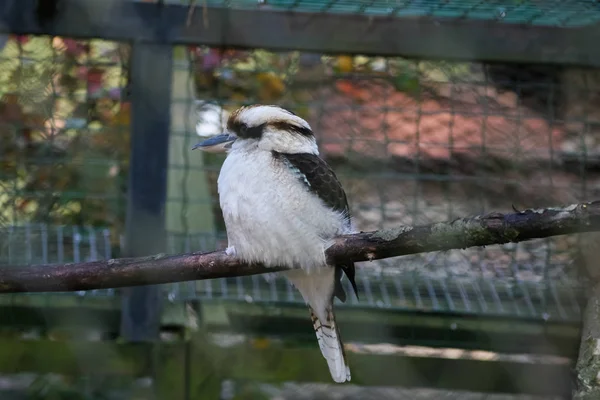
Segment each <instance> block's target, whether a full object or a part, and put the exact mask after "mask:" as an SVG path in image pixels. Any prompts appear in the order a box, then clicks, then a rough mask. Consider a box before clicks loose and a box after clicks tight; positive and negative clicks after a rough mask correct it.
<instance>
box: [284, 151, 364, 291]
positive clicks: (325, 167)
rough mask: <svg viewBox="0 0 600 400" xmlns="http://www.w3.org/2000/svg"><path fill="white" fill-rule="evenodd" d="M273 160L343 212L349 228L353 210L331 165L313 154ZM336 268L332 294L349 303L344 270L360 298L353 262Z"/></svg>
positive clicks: (292, 155)
mask: <svg viewBox="0 0 600 400" xmlns="http://www.w3.org/2000/svg"><path fill="white" fill-rule="evenodd" d="M273 157H274V158H275V159H277V160H281V161H282V162H284V163H285V164H286V166H287V167H288V168H290V169H291V170H292V172H293V173H294V174H295V175H296V176H297V177H298V180H299V181H300V182H302V184H304V185H305V186H306V188H307V190H308V191H310V192H311V193H313V194H314V195H316V196H318V197H319V198H320V199H321V200H322V201H323V203H325V204H326V205H327V206H328V207H330V208H332V209H333V210H335V211H339V212H342V213H343V214H344V215H345V217H346V223H347V224H348V227H350V218H351V217H350V208H349V207H348V199H347V197H346V192H344V188H342V184H341V183H340V181H339V180H338V178H337V176H336V175H335V172H333V170H332V169H331V167H330V166H329V164H327V163H326V162H325V161H324V160H323V159H321V158H320V157H319V156H317V155H315V154H310V153H296V154H290V153H279V152H273ZM336 268H338V271H340V272H339V273H336V276H337V279H336V283H335V288H334V292H333V295H334V296H336V297H338V298H339V299H340V300H341V301H342V302H345V301H346V292H345V291H344V288H343V287H342V284H341V279H342V274H341V271H344V272H345V273H346V276H347V277H348V280H349V281H350V283H351V284H352V289H353V290H354V294H355V295H356V297H357V298H358V290H357V287H356V282H355V279H354V274H355V269H354V263H347V264H344V265H336Z"/></svg>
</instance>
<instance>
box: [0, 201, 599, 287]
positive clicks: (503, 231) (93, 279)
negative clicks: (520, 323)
mask: <svg viewBox="0 0 600 400" xmlns="http://www.w3.org/2000/svg"><path fill="white" fill-rule="evenodd" d="M591 231H600V201H594V202H590V203H581V204H573V205H570V206H567V207H556V208H547V209H540V210H525V211H521V212H516V213H511V214H500V213H491V214H487V215H481V216H475V217H470V218H460V219H457V220H454V221H452V222H447V223H436V224H431V225H425V226H417V227H410V226H403V227H399V228H396V229H391V230H384V231H375V232H362V233H357V234H353V235H345V236H340V237H338V238H336V239H335V242H334V244H333V245H332V246H331V247H330V248H329V249H328V250H327V258H328V260H329V262H330V263H331V264H334V263H342V262H345V261H355V262H358V261H367V260H377V259H382V258H388V257H394V256H402V255H407V254H416V253H424V252H429V251H438V250H450V249H464V248H467V247H474V246H487V245H492V244H503V243H508V242H521V241H525V240H530V239H536V238H544V237H549V236H556V235H564V234H571V233H579V232H591ZM281 269H283V268H266V267H264V266H262V265H248V264H243V263H240V262H238V261H236V259H235V258H234V257H231V256H227V255H226V254H225V252H224V251H214V252H209V253H189V254H181V255H172V256H167V255H164V254H159V255H155V256H150V257H142V258H122V259H112V260H104V261H95V262H87V263H78V264H64V265H39V266H27V267H17V266H14V267H11V266H8V267H3V268H0V293H14V292H61V291H75V290H91V289H105V288H117V287H125V286H138V285H149V284H160V283H171V282H182V281H189V280H201V279H214V278H224V277H233V276H245V275H254V274H261V273H266V272H273V271H278V270H281Z"/></svg>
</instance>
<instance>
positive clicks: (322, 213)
mask: <svg viewBox="0 0 600 400" xmlns="http://www.w3.org/2000/svg"><path fill="white" fill-rule="evenodd" d="M194 149H202V150H204V151H209V152H227V157H226V159H225V161H224V163H223V166H222V167H221V172H220V174H219V178H218V181H217V186H218V191H219V202H220V205H221V210H222V211H223V219H224V221H225V227H226V229H227V239H228V248H227V253H228V254H229V255H232V256H235V257H237V258H239V259H240V260H242V261H245V262H248V263H261V264H263V265H265V266H267V267H269V266H271V267H287V268H289V269H290V270H289V271H283V272H280V273H281V274H283V275H285V276H286V277H287V278H288V279H289V280H290V281H291V282H292V284H293V285H294V286H295V287H296V288H297V289H298V290H299V291H300V293H301V294H302V297H303V298H304V300H305V301H306V303H307V304H308V307H309V309H310V315H311V319H312V322H313V327H314V329H315V332H316V335H317V340H318V343H319V347H320V349H321V352H322V354H323V357H325V359H326V360H327V364H328V366H329V371H330V372H331V376H332V378H333V380H334V381H335V382H340V383H341V382H346V381H349V380H350V369H349V368H348V364H347V361H346V356H345V353H344V347H343V345H342V341H341V338H340V333H339V330H338V327H337V324H336V321H335V315H334V313H333V299H334V297H338V298H339V299H340V300H341V301H345V300H346V294H345V292H344V289H343V287H342V285H341V279H342V272H345V274H346V276H347V277H348V279H349V280H350V282H351V284H352V287H353V289H354V292H355V293H356V284H355V282H354V264H353V263H349V264H347V265H328V264H327V261H326V258H325V250H326V249H327V248H328V247H329V246H330V245H331V244H332V239H333V238H334V237H335V236H337V235H341V234H346V233H352V232H354V229H353V227H352V223H351V221H350V213H349V209H348V202H347V199H346V194H345V192H344V189H342V186H341V185H340V182H339V181H338V179H337V177H336V175H335V173H334V172H333V170H332V169H331V168H330V167H329V165H327V163H326V162H325V161H323V160H322V159H321V158H320V157H319V150H318V148H317V142H316V140H315V136H314V135H313V132H312V129H311V127H310V126H309V124H308V123H307V122H306V121H305V120H304V119H302V118H300V117H298V116H297V115H295V114H293V113H292V112H290V111H287V110H284V109H282V108H280V107H277V106H267V105H254V106H248V107H242V108H240V109H238V110H236V111H234V112H233V113H232V114H231V115H230V117H229V119H228V121H227V130H226V132H225V133H224V134H222V135H218V136H215V137H212V138H209V139H207V140H205V141H203V142H201V143H198V144H197V145H196V146H194Z"/></svg>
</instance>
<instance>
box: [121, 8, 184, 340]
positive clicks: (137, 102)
mask: <svg viewBox="0 0 600 400" xmlns="http://www.w3.org/2000/svg"><path fill="white" fill-rule="evenodd" d="M111 3H112V2H111ZM172 54H173V50H172V48H171V46H169V45H160V44H145V43H134V44H133V48H132V52H131V74H130V76H131V77H132V81H131V82H130V85H131V88H130V92H131V110H132V120H131V161H130V166H129V196H128V205H127V226H126V234H125V236H126V237H125V252H126V253H127V254H126V255H127V256H130V257H135V256H144V255H148V254H155V253H157V252H162V251H164V250H165V246H166V234H165V214H164V211H165V201H166V192H167V163H168V151H169V150H168V149H169V126H170V117H171V115H170V110H171V109H170V102H171V72H172V71H171V70H172ZM160 301H161V299H160V289H159V286H141V287H135V288H126V289H125V290H124V291H123V313H122V319H121V334H122V335H123V336H124V337H125V338H126V339H127V340H131V341H145V340H153V339H157V338H158V333H159V324H160Z"/></svg>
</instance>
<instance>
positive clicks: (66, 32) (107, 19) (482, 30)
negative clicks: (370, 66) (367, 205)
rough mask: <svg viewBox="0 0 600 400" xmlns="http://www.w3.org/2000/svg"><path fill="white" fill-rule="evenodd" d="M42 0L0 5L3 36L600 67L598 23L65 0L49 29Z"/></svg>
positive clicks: (11, 0)
mask: <svg viewBox="0 0 600 400" xmlns="http://www.w3.org/2000/svg"><path fill="white" fill-rule="evenodd" d="M36 2H37V0H4V1H3V2H2V4H1V5H0V33H18V34H48V35H58V36H70V37H81V38H95V37H102V38H104V39H107V40H123V41H146V42H153V43H169V44H204V45H209V46H230V47H242V48H255V47H259V48H266V49H271V50H302V51H310V52H323V53H354V54H357V53H360V54H367V55H374V54H377V55H388V56H404V57H410V58H429V59H447V60H479V61H489V62H521V63H547V64H571V65H581V66H600V52H598V51H597V41H598V38H600V33H599V30H598V28H597V27H596V26H590V27H585V28H560V27H550V26H536V25H531V24H530V25H518V24H510V23H503V22H499V21H485V20H484V21H481V20H465V19H450V18H448V19H445V18H437V19H433V18H415V17H410V18H409V17H393V16H370V15H357V14H341V13H335V14H334V13H306V12H291V11H284V10H277V9H272V8H271V9H269V8H267V7H263V8H260V9H259V8H258V7H257V8H256V9H244V10H242V9H232V8H214V7H207V8H205V9H203V10H202V11H201V12H200V11H198V12H195V13H194V14H193V15H192V18H191V20H190V22H191V23H190V24H189V26H188V24H187V20H188V11H189V7H188V6H187V5H177V4H169V5H159V4H156V3H146V2H132V1H89V0H88V1H86V0H62V1H61V7H60V8H59V10H58V12H57V15H56V17H55V18H54V19H53V20H52V21H49V22H47V23H46V24H45V25H44V27H43V28H42V26H41V24H40V23H39V21H38V20H37V19H36V14H35V6H36ZM205 21H208V24H207V23H206V22H205ZM273 32H276V33H277V34H275V35H274V34H273Z"/></svg>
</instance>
